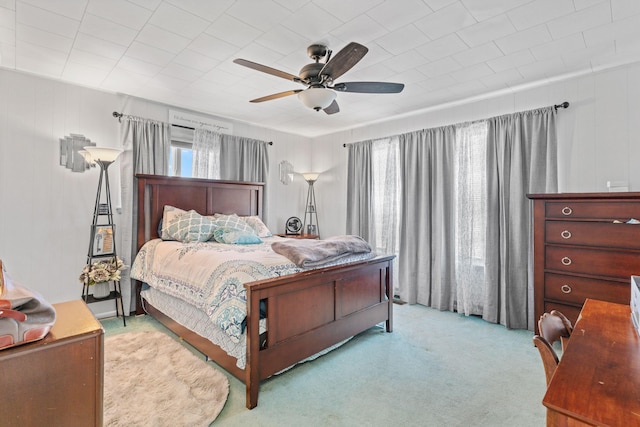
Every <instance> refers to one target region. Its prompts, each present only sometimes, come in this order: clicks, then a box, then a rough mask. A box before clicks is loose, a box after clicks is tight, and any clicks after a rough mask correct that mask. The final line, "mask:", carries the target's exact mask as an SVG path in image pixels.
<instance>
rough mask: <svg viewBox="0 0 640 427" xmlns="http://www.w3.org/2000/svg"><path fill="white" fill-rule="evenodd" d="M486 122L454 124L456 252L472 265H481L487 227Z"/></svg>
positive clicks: (483, 257)
mask: <svg viewBox="0 0 640 427" xmlns="http://www.w3.org/2000/svg"><path fill="white" fill-rule="evenodd" d="M486 141H487V122H484V121H483V122H476V123H468V124H464V125H459V126H457V127H456V146H457V151H458V155H457V156H456V158H455V174H454V175H455V177H456V180H457V182H456V189H457V191H456V194H455V197H456V199H457V200H456V206H457V207H458V210H457V215H456V228H457V230H456V231H457V232H456V235H457V236H459V237H458V239H457V240H456V242H457V245H456V251H457V253H458V256H459V257H460V258H462V259H466V260H468V262H470V263H472V264H474V265H484V259H485V230H486V209H487V208H486V203H485V200H486V199H487V196H486V179H485V177H486V172H485V169H486Z"/></svg>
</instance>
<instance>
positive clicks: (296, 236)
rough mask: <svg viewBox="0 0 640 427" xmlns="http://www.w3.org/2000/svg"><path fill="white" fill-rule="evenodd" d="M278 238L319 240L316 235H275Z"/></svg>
mask: <svg viewBox="0 0 640 427" xmlns="http://www.w3.org/2000/svg"><path fill="white" fill-rule="evenodd" d="M276 236H278V237H286V238H287V239H319V238H320V236H318V235H317V234H276Z"/></svg>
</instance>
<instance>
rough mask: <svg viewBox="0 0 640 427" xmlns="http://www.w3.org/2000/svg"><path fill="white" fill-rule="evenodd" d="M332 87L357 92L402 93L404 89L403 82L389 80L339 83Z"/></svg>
mask: <svg viewBox="0 0 640 427" xmlns="http://www.w3.org/2000/svg"><path fill="white" fill-rule="evenodd" d="M331 89H334V90H337V91H338V92H355V93H400V92H402V89H404V84H402V83H387V82H348V83H338V84H336V85H334V86H333V87H332V88H331Z"/></svg>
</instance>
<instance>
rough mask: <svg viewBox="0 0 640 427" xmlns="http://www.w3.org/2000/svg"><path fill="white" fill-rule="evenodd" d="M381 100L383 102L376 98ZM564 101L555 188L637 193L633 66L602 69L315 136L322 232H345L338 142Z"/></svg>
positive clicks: (637, 74)
mask: <svg viewBox="0 0 640 427" xmlns="http://www.w3.org/2000/svg"><path fill="white" fill-rule="evenodd" d="M379 99H380V102H383V101H384V98H382V96H381V97H380V98H379ZM563 101H569V103H570V104H571V105H570V107H569V108H568V109H560V110H559V111H558V116H557V118H558V121H557V125H558V144H559V153H558V157H559V159H558V162H559V165H558V167H559V174H560V177H559V186H560V188H559V190H560V191H561V192H601V191H608V189H607V181H624V182H627V183H628V184H629V188H630V191H640V143H639V140H640V137H639V136H638V135H640V64H631V65H626V66H622V67H619V68H616V69H611V70H607V71H601V72H598V73H594V74H589V75H585V76H580V77H574V78H571V79H567V80H564V81H558V82H553V83H548V84H546V85H542V86H539V87H536V88H530V89H526V90H520V91H516V92H514V93H511V94H507V95H501V96H497V97H494V98H488V99H484V100H478V101H475V102H471V103H468V104H464V105H457V106H451V107H448V108H442V109H439V110H431V111H425V112H423V113H421V114H416V115H413V116H411V117H405V118H402V119H397V120H392V121H387V122H384V123H378V124H374V125H367V126H363V127H361V128H357V129H352V130H350V131H346V132H340V133H336V134H332V135H327V136H324V137H320V138H316V139H315V140H314V141H313V144H312V146H311V150H312V159H313V167H314V169H317V170H319V171H325V172H326V173H325V174H323V175H322V176H321V177H320V179H319V180H318V183H317V184H316V186H317V187H316V198H317V199H318V211H319V214H318V215H319V221H320V224H321V227H322V228H323V234H324V235H325V236H328V235H336V234H344V233H345V231H346V199H347V188H346V185H344V183H346V179H347V150H346V149H345V148H343V146H342V145H343V144H344V143H351V142H357V141H363V140H367V139H375V138H379V137H382V136H388V135H396V134H401V133H405V132H410V131H413V130H419V129H428V128H433V127H438V126H443V125H450V124H455V123H463V122H467V121H473V120H478V119H484V118H489V117H493V116H499V115H502V114H509V113H514V112H517V111H524V110H530V109H534V108H539V107H546V106H548V105H555V104H559V103H561V102H563Z"/></svg>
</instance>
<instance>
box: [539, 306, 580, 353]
mask: <svg viewBox="0 0 640 427" xmlns="http://www.w3.org/2000/svg"><path fill="white" fill-rule="evenodd" d="M571 332H573V326H572V325H571V321H570V320H569V319H567V318H566V317H565V315H564V314H562V313H560V312H559V311H557V310H552V311H551V313H544V314H543V315H542V316H540V320H538V333H539V334H540V336H542V337H543V338H544V339H545V340H546V341H547V342H548V343H549V344H550V345H553V343H554V342H556V341H560V342H561V344H562V351H563V352H564V351H565V350H566V349H567V344H568V342H569V337H570V336H571Z"/></svg>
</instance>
